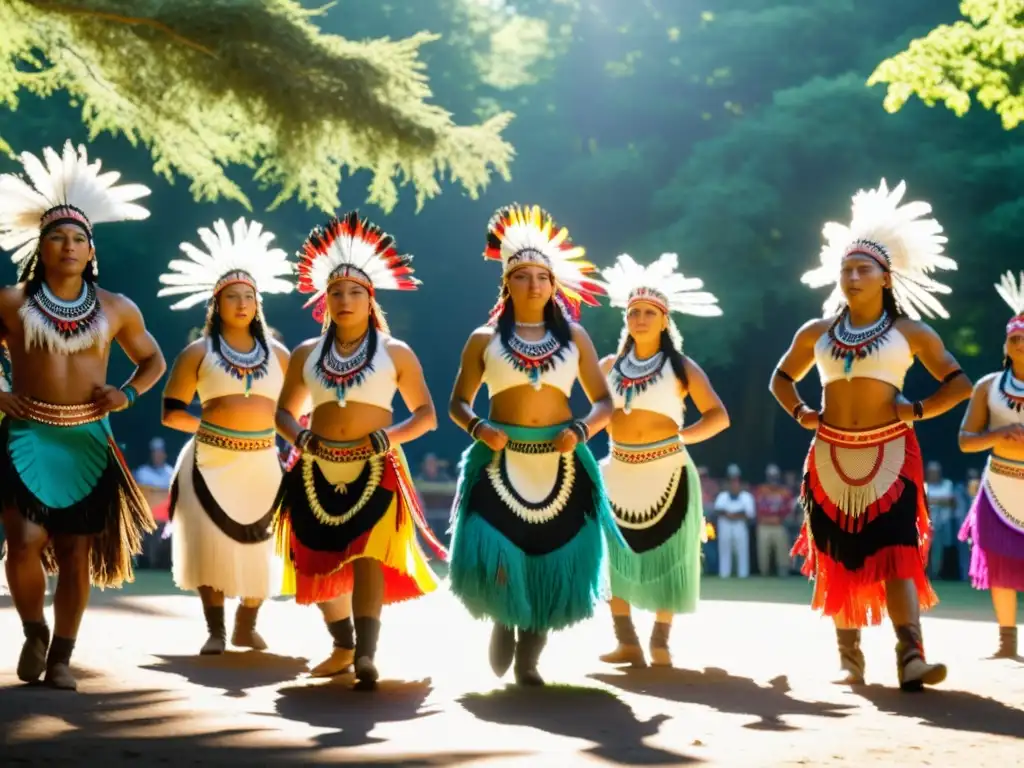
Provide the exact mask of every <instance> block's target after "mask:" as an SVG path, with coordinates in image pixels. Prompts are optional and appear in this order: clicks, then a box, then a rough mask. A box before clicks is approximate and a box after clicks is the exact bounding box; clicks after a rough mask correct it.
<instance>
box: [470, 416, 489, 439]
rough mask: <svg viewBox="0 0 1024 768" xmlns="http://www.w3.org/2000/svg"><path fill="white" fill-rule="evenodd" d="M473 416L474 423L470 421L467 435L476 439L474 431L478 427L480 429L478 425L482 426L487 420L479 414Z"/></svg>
mask: <svg viewBox="0 0 1024 768" xmlns="http://www.w3.org/2000/svg"><path fill="white" fill-rule="evenodd" d="M473 418H474V421H476V423H475V424H474V423H473V422H470V425H471V426H470V430H469V436H470V437H471V438H473V439H474V440H476V439H477V437H476V431H477V430H478V429H480V427H482V426H484V424H486V423H487V422H486V421H484V420H483V419H481V418H480V417H479V416H474V417H473Z"/></svg>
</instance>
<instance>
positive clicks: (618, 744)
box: [457, 685, 704, 765]
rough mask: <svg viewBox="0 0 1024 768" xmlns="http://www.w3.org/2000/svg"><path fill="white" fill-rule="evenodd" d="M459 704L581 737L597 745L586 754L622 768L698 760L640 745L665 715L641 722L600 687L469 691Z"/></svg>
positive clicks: (505, 721) (489, 717) (495, 719)
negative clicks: (624, 766)
mask: <svg viewBox="0 0 1024 768" xmlns="http://www.w3.org/2000/svg"><path fill="white" fill-rule="evenodd" d="M457 702H458V703H459V704H460V705H461V706H462V707H463V708H464V709H465V710H466V711H467V712H469V713H470V714H472V715H473V716H474V717H476V718H477V719H479V720H485V721H487V722H491V723H498V724H500V725H518V726H526V727H529V728H536V729H537V730H539V731H545V732H547V733H553V734H557V735H560V736H566V737H568V738H572V739H583V740H585V741H591V742H594V743H595V745H596V746H594V747H591V748H589V749H587V750H585V752H586V753H587V754H590V755H593V756H595V757H600V758H602V759H604V760H607V761H609V762H612V763H618V764H620V765H690V764H696V763H701V762H704V761H703V760H702V759H701V758H698V757H693V756H691V755H684V754H680V753H678V752H669V751H666V750H664V749H660V748H658V747H652V746H649V745H647V744H645V743H644V739H647V738H649V737H651V736H655V735H657V733H658V730H659V728H661V725H662V723H664V722H665V721H666V720H668V719H669V718H668V716H666V715H657V716H655V717H652V718H651V719H650V720H646V721H640V720H638V719H637V718H636V715H634V714H633V710H632V709H631V708H630V707H629V705H628V704H626V703H625V702H623V701H621V700H620V699H619V698H618V697H617V696H616V695H615V694H614V693H612V692H610V691H606V690H602V689H600V688H584V687H576V686H562V685H548V686H546V687H544V688H519V687H517V686H511V685H510V686H508V687H506V688H504V689H502V690H498V691H494V692H491V693H469V694H466V695H464V696H462V697H460V698H459V699H457Z"/></svg>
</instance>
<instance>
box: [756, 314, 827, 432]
mask: <svg viewBox="0 0 1024 768" xmlns="http://www.w3.org/2000/svg"><path fill="white" fill-rule="evenodd" d="M828 325H829V321H828V320H812V321H810V322H809V323H806V324H804V325H803V326H802V327H801V328H800V330H799V331H797V332H796V335H795V336H794V337H793V342H792V343H791V344H790V345H789V349H787V350H786V354H784V355H783V356H782V359H781V360H779V364H778V365H776V366H775V370H774V371H773V372H772V379H771V383H770V384H769V389H770V390H771V393H772V395H773V396H774V397H775V399H776V400H777V401H778V403H779V405H781V406H782V408H783V409H784V410H785V411H786V413H788V414H789V415H790V416H792V417H793V418H794V419H796V421H797V423H799V424H800V426H802V427H806V428H807V429H816V428H817V426H818V409H817V408H812V407H811V406H809V405H807V404H806V403H805V402H804V401H803V399H802V398H801V397H800V393H799V392H798V391H797V389H796V385H797V382H798V381H800V380H801V379H802V378H803V377H804V376H806V375H807V374H808V372H809V371H810V370H811V368H812V367H813V365H814V345H815V343H816V342H817V341H818V338H819V337H820V336H821V334H822V333H824V332H825V331H826V330H827V328H828Z"/></svg>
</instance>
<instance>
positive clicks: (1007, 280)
mask: <svg viewBox="0 0 1024 768" xmlns="http://www.w3.org/2000/svg"><path fill="white" fill-rule="evenodd" d="M996 292H997V293H998V294H999V295H1000V296H1001V297H1002V299H1003V301H1005V302H1006V303H1007V304H1008V305H1009V306H1010V309H1011V310H1012V311H1013V317H1011V318H1010V322H1008V323H1007V324H1006V335H1007V337H1009V336H1013V335H1014V334H1015V333H1024V272H1021V273H1020V278H1019V279H1018V280H1016V281H1015V280H1014V279H1013V272H1011V271H1009V270H1007V271H1006V274H1004V275H1003V276H1002V277H1001V278H1000V279H999V282H998V283H997V284H996Z"/></svg>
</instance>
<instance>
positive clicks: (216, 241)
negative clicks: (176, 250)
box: [156, 218, 294, 309]
mask: <svg viewBox="0 0 1024 768" xmlns="http://www.w3.org/2000/svg"><path fill="white" fill-rule="evenodd" d="M199 239H200V240H201V241H202V243H203V245H204V246H206V250H205V251H203V250H201V249H199V248H197V247H196V246H194V245H192V244H191V243H182V244H181V245H180V246H179V247H180V248H181V250H182V251H183V252H184V254H185V255H186V256H187V257H188V259H187V260H186V259H172V260H171V262H170V263H168V265H167V268H168V271H167V272H165V273H164V274H162V275H160V282H161V283H163V284H164V285H165V286H167V287H166V288H161V289H160V290H159V291H158V292H157V294H156V295H157V296H177V295H180V294H187V295H186V296H185V297H184V298H183V299H180V300H179V301H177V302H176V303H174V304H172V305H171V309H188V308H189V307H194V306H195V305H196V304H199V303H201V302H203V301H207V300H208V299H210V298H211V297H213V296H216V295H217V294H218V293H220V291H221V290H223V289H224V288H226V287H227V286H229V285H232V284H233V283H246V284H247V285H251V286H252V287H253V289H255V291H256V293H257V294H264V293H290V292H291V291H292V289H293V288H294V286H293V285H292V283H291V282H290V281H289V280H286V279H285V276H286V275H291V274H292V272H293V270H292V265H291V263H290V262H289V261H288V254H287V253H285V252H284V251H283V250H282V249H280V248H271V247H270V243H271V242H272V241H273V239H274V235H273V233H271V232H267V231H266V230H264V229H263V225H262V224H260V223H259V222H258V221H253V222H247V221H246V220H245V219H244V218H240V219H238V221H236V222H235V223H234V224H232V225H231V230H230V231H229V230H228V225H227V224H226V223H225V221H224V220H223V219H218V220H217V221H215V222H214V223H213V229H209V228H207V227H200V229H199Z"/></svg>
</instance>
